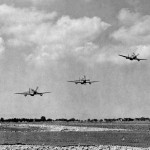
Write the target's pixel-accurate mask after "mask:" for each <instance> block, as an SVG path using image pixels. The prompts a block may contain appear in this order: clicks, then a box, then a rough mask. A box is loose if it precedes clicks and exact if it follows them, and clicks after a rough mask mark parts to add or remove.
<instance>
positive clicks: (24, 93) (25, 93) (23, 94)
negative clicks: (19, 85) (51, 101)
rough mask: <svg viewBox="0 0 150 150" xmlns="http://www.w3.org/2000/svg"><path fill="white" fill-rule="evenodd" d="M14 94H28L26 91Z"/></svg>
mask: <svg viewBox="0 0 150 150" xmlns="http://www.w3.org/2000/svg"><path fill="white" fill-rule="evenodd" d="M14 94H23V95H24V94H28V93H25V92H24V93H14Z"/></svg>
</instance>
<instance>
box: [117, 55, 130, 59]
mask: <svg viewBox="0 0 150 150" xmlns="http://www.w3.org/2000/svg"><path fill="white" fill-rule="evenodd" d="M119 56H121V57H125V58H127V57H128V56H124V55H119Z"/></svg>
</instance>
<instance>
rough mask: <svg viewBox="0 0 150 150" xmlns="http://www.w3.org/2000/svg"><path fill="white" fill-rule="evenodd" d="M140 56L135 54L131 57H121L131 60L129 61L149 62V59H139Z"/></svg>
mask: <svg viewBox="0 0 150 150" xmlns="http://www.w3.org/2000/svg"><path fill="white" fill-rule="evenodd" d="M138 55H139V54H137V55H136V54H135V53H133V54H132V55H131V56H129V55H128V56H124V55H119V56H121V57H125V58H126V59H129V60H131V61H132V60H137V61H140V60H147V59H140V58H138V57H137V56H138Z"/></svg>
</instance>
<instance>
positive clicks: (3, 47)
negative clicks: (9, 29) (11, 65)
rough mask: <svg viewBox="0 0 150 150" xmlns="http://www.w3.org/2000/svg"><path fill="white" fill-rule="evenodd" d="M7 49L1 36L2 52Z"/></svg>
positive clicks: (0, 45) (0, 46) (0, 49)
mask: <svg viewBox="0 0 150 150" xmlns="http://www.w3.org/2000/svg"><path fill="white" fill-rule="evenodd" d="M4 50H5V44H4V40H3V39H2V38H1V37H0V54H1V53H2V52H3V51H4Z"/></svg>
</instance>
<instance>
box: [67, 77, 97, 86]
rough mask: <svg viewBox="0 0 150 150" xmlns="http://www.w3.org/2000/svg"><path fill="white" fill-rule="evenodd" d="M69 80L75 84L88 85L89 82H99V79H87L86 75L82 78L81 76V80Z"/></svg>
mask: <svg viewBox="0 0 150 150" xmlns="http://www.w3.org/2000/svg"><path fill="white" fill-rule="evenodd" d="M68 82H74V83H75V84H78V83H80V84H84V85H86V84H87V83H89V84H92V83H94V82H99V81H90V79H86V76H85V75H84V77H83V78H81V79H80V78H79V80H74V81H68Z"/></svg>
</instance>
